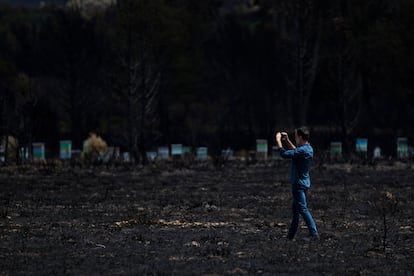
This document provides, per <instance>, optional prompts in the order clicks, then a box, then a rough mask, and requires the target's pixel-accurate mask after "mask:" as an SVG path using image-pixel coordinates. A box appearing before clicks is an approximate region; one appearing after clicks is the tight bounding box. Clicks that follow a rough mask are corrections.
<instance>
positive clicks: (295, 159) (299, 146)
mask: <svg viewBox="0 0 414 276" xmlns="http://www.w3.org/2000/svg"><path fill="white" fill-rule="evenodd" d="M282 141H283V142H284V144H285V147H286V148H284V146H283V144H282ZM295 141H296V146H295V145H294V144H293V143H292V142H291V141H290V139H289V136H288V134H287V133H286V132H278V133H276V143H277V146H278V148H279V152H280V156H281V157H282V158H284V159H292V165H291V172H290V183H291V185H292V199H293V203H292V223H291V225H290V228H289V232H288V236H287V237H288V239H290V240H293V238H294V237H295V234H296V231H297V229H298V226H299V218H300V216H302V217H303V219H304V220H305V223H306V225H307V227H308V230H309V235H308V237H307V238H305V240H312V239H318V237H319V236H318V230H317V229H316V224H315V221H314V220H313V218H312V215H311V213H310V212H309V209H308V207H307V204H306V192H307V190H308V189H309V187H310V176H309V169H310V167H311V164H312V158H313V148H312V146H311V145H310V144H309V130H308V128H306V127H300V128H297V129H296V130H295Z"/></svg>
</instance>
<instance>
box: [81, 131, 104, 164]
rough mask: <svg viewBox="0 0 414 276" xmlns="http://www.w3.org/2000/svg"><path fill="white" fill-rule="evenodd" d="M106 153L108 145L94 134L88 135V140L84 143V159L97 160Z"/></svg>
mask: <svg viewBox="0 0 414 276" xmlns="http://www.w3.org/2000/svg"><path fill="white" fill-rule="evenodd" d="M107 152H108V145H107V144H106V142H105V141H104V140H103V139H102V138H101V137H100V136H98V135H96V134H95V133H91V134H89V138H88V139H86V140H85V142H84V153H85V158H86V159H90V160H97V159H99V158H101V157H102V156H103V155H104V154H105V153H107Z"/></svg>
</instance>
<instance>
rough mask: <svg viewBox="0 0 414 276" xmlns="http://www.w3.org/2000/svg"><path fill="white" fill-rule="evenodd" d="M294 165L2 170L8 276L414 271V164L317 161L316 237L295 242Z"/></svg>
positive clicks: (1, 240)
mask: <svg viewBox="0 0 414 276" xmlns="http://www.w3.org/2000/svg"><path fill="white" fill-rule="evenodd" d="M288 175H289V164H288V163H286V162H279V161H275V162H267V163H258V164H254V165H246V164H245V163H237V162H230V163H227V164H226V165H225V166H224V167H222V168H220V169H217V168H215V167H213V166H210V165H209V164H206V163H199V164H195V165H187V166H182V165H179V166H177V165H174V164H153V165H150V166H146V167H134V168H132V167H131V168H122V169H121V168H114V167H111V168H108V167H93V168H69V167H60V168H48V167H19V168H10V167H4V168H1V169H0V185H1V190H0V200H1V204H0V208H1V209H0V271H1V273H0V274H2V275H3V274H4V275H8V274H10V275H11V274H13V275H15V274H25V275H27V274H42V275H47V274H71V275H78V274H81V275H95V274H103V275H114V274H115V275H116V274H136V275H171V274H172V275H193V274H196V275H200V274H209V275H233V274H236V275H243V274H246V275H252V274H253V275H274V274H282V275H283V274H286V275H287V274H295V275H297V274H303V275H312V274H322V275H344V274H346V275H349V274H351V275H353V274H368V275H376V274H398V275H410V274H411V273H412V271H413V270H414V263H413V262H412V260H413V258H414V223H413V213H414V192H413V185H414V180H413V179H414V170H413V169H412V166H411V165H410V164H400V165H393V166H391V165H386V166H356V165H354V166H351V165H348V164H341V165H336V166H319V167H315V168H313V169H312V171H311V175H312V187H311V189H310V191H309V193H308V203H309V207H310V209H311V211H312V214H313V216H314V218H315V221H316V223H317V226H318V229H319V231H320V234H321V236H320V239H319V240H318V241H311V242H307V241H303V240H302V239H301V238H303V237H305V236H306V233H307V229H306V227H305V226H304V225H303V224H302V226H301V228H300V231H299V233H298V237H297V239H296V241H290V240H287V239H286V238H285V236H286V233H287V228H288V226H289V223H290V215H291V214H290V205H291V197H290V186H289V183H288Z"/></svg>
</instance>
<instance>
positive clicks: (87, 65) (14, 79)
mask: <svg viewBox="0 0 414 276" xmlns="http://www.w3.org/2000/svg"><path fill="white" fill-rule="evenodd" d="M89 2H93V1H89ZM68 3H70V4H66V5H64V6H54V5H46V6H42V7H41V8H25V7H12V6H7V5H1V6H0V115H1V116H0V135H1V136H2V137H4V136H9V135H12V136H14V137H16V138H17V139H18V141H19V144H20V145H21V146H25V145H31V143H32V142H35V141H43V142H46V144H49V145H51V146H52V145H56V146H52V148H53V147H55V148H54V150H55V151H56V152H57V146H58V141H59V140H61V139H71V140H72V141H73V144H74V148H81V147H82V142H83V140H84V139H86V137H87V136H88V134H89V133H90V132H96V133H98V134H100V135H101V136H103V137H104V139H105V140H107V142H108V144H112V145H119V146H121V147H122V148H123V149H125V150H128V151H130V152H131V153H132V155H133V156H135V158H136V159H137V160H141V161H145V151H147V150H149V149H152V148H154V147H155V146H158V145H164V144H165V145H166V144H171V143H183V144H186V145H190V146H194V147H196V146H208V147H209V151H212V152H214V151H216V152H219V151H220V150H221V149H222V148H227V147H229V146H231V147H233V148H235V149H238V148H239V149H241V148H252V147H254V143H255V140H256V139H257V138H266V139H269V141H273V136H274V133H275V131H276V130H281V129H287V130H291V129H292V128H293V127H295V126H300V125H308V126H310V129H311V131H312V132H313V133H314V135H313V136H312V137H314V139H313V141H312V142H313V143H314V144H316V145H318V144H319V145H320V146H321V147H323V146H324V145H327V143H328V142H329V141H331V140H340V141H343V145H344V150H345V152H350V151H351V150H352V141H353V139H355V138H356V137H358V136H364V137H367V138H369V139H373V140H375V141H377V142H378V143H381V142H383V141H386V142H387V143H388V142H389V141H391V143H394V142H395V141H394V140H395V138H396V137H397V136H400V135H405V136H410V135H412V134H413V129H412V127H411V125H412V123H413V121H414V111H413V108H412V103H413V94H414V90H413V85H412V80H411V76H412V75H413V71H414V70H413V66H414V54H413V45H414V37H413V36H412V33H413V27H414V17H413V16H412V15H413V14H414V2H413V1H410V0H400V1H389V0H375V1H374V0H363V1H361V0H347V1H344V0H331V1H327V0H325V1H323V0H319V1H316V0H257V1H254V0H246V1H242V0H241V1H226V0H221V1H220V0H208V1H197V0H151V1H145V0H118V1H108V4H107V5H106V6H104V7H100V6H99V5H82V1H68ZM311 140H312V139H311ZM387 145H390V143H388V144H386V143H385V144H384V146H383V147H384V148H385V151H387V150H388V151H391V148H392V147H393V146H394V144H392V145H390V146H389V148H388V149H387Z"/></svg>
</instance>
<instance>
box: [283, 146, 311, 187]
mask: <svg viewBox="0 0 414 276" xmlns="http://www.w3.org/2000/svg"><path fill="white" fill-rule="evenodd" d="M279 152H280V156H281V157H283V158H284V159H292V165H291V169H290V183H291V184H292V190H293V191H295V190H298V189H308V188H309V187H310V175H309V169H310V167H311V165H312V159H313V148H312V146H311V145H310V144H309V143H307V144H304V145H302V146H299V147H297V148H296V149H292V150H287V149H284V148H279Z"/></svg>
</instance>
